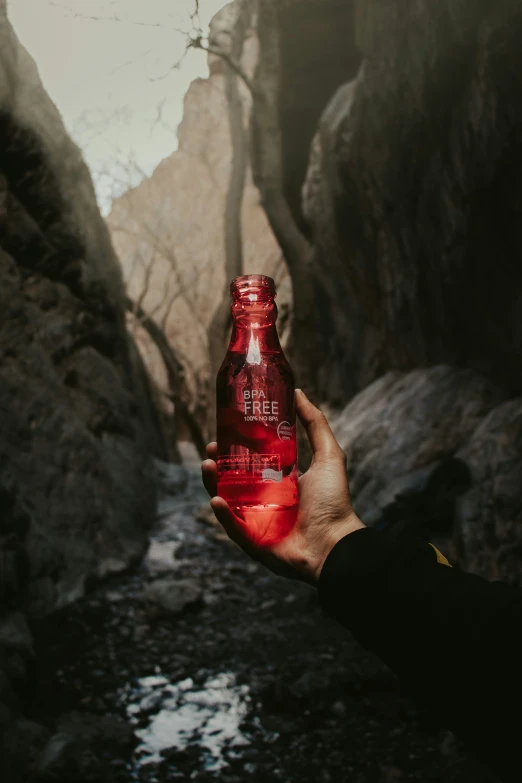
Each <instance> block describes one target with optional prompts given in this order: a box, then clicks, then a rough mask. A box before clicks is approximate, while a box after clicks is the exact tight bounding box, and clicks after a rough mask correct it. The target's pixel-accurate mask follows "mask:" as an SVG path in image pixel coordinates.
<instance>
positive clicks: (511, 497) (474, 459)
mask: <svg viewBox="0 0 522 783" xmlns="http://www.w3.org/2000/svg"><path fill="white" fill-rule="evenodd" d="M457 456H458V458H459V459H460V460H462V461H463V462H465V464H466V465H467V466H468V467H469V470H470V472H471V477H472V486H471V488H470V490H469V492H467V493H466V494H465V495H463V496H462V497H461V498H460V499H459V502H458V505H457V513H456V531H455V533H456V536H457V541H456V544H457V546H458V551H459V552H460V553H461V557H462V559H463V561H464V563H465V565H466V568H468V569H469V570H471V571H474V572H475V573H478V574H480V575H482V576H487V577H489V578H491V579H503V580H508V581H510V582H513V583H516V584H519V585H520V584H522V558H521V554H522V542H521V538H520V530H521V526H522V400H521V399H520V398H519V399H516V400H511V401H509V402H506V403H504V404H503V405H500V406H499V407H498V408H495V410H493V411H492V412H491V413H490V414H489V416H487V417H486V419H485V420H484V421H483V422H482V423H481V424H480V426H479V427H478V428H477V429H476V431H475V432H474V434H473V436H472V437H471V438H470V439H469V441H468V442H467V443H466V444H465V446H464V447H463V448H462V449H461V450H460V451H459V452H458V455H457Z"/></svg>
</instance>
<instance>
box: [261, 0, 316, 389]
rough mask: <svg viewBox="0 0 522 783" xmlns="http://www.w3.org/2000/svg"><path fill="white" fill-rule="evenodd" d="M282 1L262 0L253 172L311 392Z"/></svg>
mask: <svg viewBox="0 0 522 783" xmlns="http://www.w3.org/2000/svg"><path fill="white" fill-rule="evenodd" d="M278 6H279V2H278V0H258V19H257V34H258V39H259V47H260V53H259V61H258V66H257V69H256V74H255V77H254V81H253V84H252V91H253V111H252V172H253V176H254V182H255V184H256V186H257V187H258V189H259V192H260V195H261V203H262V205H263V208H264V210H265V212H266V215H267V218H268V221H269V223H270V226H271V228H272V231H273V232H274V236H275V238H276V239H277V241H278V243H279V245H280V247H281V250H282V252H283V255H284V258H285V261H286V263H287V266H288V271H289V273H290V278H291V280H292V289H293V305H294V312H293V321H292V324H293V326H292V339H291V341H290V346H289V353H290V356H291V359H292V363H293V366H294V370H295V373H296V377H297V381H298V383H299V384H301V385H302V386H304V387H306V389H307V390H308V391H309V392H311V393H312V394H313V393H314V389H315V385H316V377H317V371H318V368H319V366H320V360H321V355H320V353H321V352H320V348H319V339H318V336H319V331H318V324H317V320H316V318H317V316H316V313H317V308H316V281H315V276H314V270H313V248H312V245H311V244H310V243H309V242H308V240H307V239H306V237H305V236H304V234H303V233H302V232H301V230H300V229H299V227H298V225H297V223H296V222H295V220H294V217H293V215H292V212H291V210H290V206H289V204H288V201H287V199H286V197H285V193H284V186H283V160H282V139H281V125H280V114H279V90H280V87H279V79H280V49H279V46H280V42H279V36H278V30H279V20H278V13H279V9H278Z"/></svg>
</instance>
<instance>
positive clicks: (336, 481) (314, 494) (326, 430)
mask: <svg viewBox="0 0 522 783" xmlns="http://www.w3.org/2000/svg"><path fill="white" fill-rule="evenodd" d="M295 401H296V408H297V415H298V416H299V418H300V420H301V422H302V423H303V425H304V427H305V429H306V434H307V436H308V439H309V441H310V445H311V446H312V451H313V459H312V464H311V465H310V468H309V469H308V470H307V472H306V473H304V474H303V475H302V476H301V477H300V478H299V512H298V516H297V523H296V525H295V527H294V528H293V530H292V532H291V533H290V534H289V535H288V536H287V537H286V538H285V539H283V540H282V541H280V542H279V543H277V544H275V545H274V546H272V547H269V548H261V547H256V545H255V544H253V543H252V541H250V539H249V538H248V536H247V534H246V532H245V524H244V522H243V521H242V520H241V519H240V518H239V517H238V516H236V515H235V514H234V513H233V511H232V510H231V509H230V507H229V505H228V503H227V502H226V501H225V500H223V498H220V497H217V496H216V492H217V465H216V462H215V460H216V459H217V443H209V445H208V446H207V454H208V457H209V459H207V460H205V461H204V462H203V463H202V465H201V471H202V474H203V483H204V484H205V487H206V489H207V492H208V493H209V495H210V496H211V498H212V499H211V501H210V505H211V506H212V509H213V510H214V513H215V515H216V517H217V518H218V520H219V522H220V523H221V524H222V525H223V527H224V529H225V531H226V533H227V535H228V536H229V538H231V539H232V540H233V541H235V542H236V543H237V544H239V546H240V547H241V548H242V549H243V550H244V551H245V552H246V553H247V554H249V555H250V556H251V557H253V558H254V559H255V560H259V561H260V562H262V563H264V564H265V565H266V566H267V567H268V568H270V569H271V570H272V571H274V572H275V573H277V574H280V575H282V576H287V577H290V578H293V579H301V580H303V581H306V582H310V583H312V584H316V583H317V581H318V580H319V576H320V573H321V569H322V567H323V564H324V561H325V560H326V558H327V556H328V554H329V553H330V551H331V550H332V549H333V547H334V546H335V544H336V543H337V542H338V541H339V540H340V539H341V538H344V536H346V535H348V534H349V533H352V532H353V531H354V530H358V529H360V528H363V527H364V525H363V523H362V522H361V521H360V519H359V518H358V517H357V515H356V514H355V511H354V510H353V507H352V502H351V498H350V490H349V488H348V479H347V476H346V455H345V454H344V452H343V450H342V449H341V447H340V446H339V444H338V443H337V441H336V440H335V437H334V435H333V433H332V430H331V429H330V426H329V424H328V422H327V420H326V417H325V416H324V414H323V413H322V412H321V411H320V410H318V408H316V407H315V405H312V403H311V402H310V400H309V399H308V398H307V397H306V395H305V394H304V393H303V392H302V391H301V390H300V389H298V390H297V391H296V395H295Z"/></svg>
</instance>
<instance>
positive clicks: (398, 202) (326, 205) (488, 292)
mask: <svg viewBox="0 0 522 783" xmlns="http://www.w3.org/2000/svg"><path fill="white" fill-rule="evenodd" d="M351 28H352V29H355V43H356V45H357V47H358V50H359V51H360V54H361V58H362V64H361V67H360V69H359V71H358V73H357V76H356V78H355V79H354V80H353V81H352V82H351V83H349V84H347V85H345V86H344V87H342V88H341V89H340V90H339V91H338V92H337V93H336V95H335V96H333V97H332V100H331V103H330V105H329V107H328V108H327V110H326V112H325V114H324V115H323V118H322V121H321V123H320V126H319V131H318V133H317V136H316V139H315V142H314V146H313V152H312V159H311V165H310V169H309V173H308V178H307V182H306V186H305V189H304V212H305V215H306V217H307V219H308V221H309V226H310V231H311V233H312V235H313V238H314V244H315V248H316V259H317V266H318V270H319V273H320V277H321V279H323V280H324V281H325V283H326V287H327V291H328V295H329V297H330V298H331V302H332V308H335V310H336V312H338V313H340V319H341V320H339V328H338V329H337V334H336V336H335V339H336V341H337V354H338V355H339V356H342V358H341V362H342V364H343V373H342V376H343V381H344V384H345V385H346V386H348V387H349V388H351V389H352V390H353V391H356V390H357V389H360V388H362V387H363V386H364V385H365V384H366V383H367V382H368V381H369V380H371V379H373V378H375V377H377V376H378V375H379V374H380V373H381V372H383V371H386V370H388V369H393V368H400V369H411V368H413V367H416V366H419V365H428V364H434V363H437V362H446V363H450V364H455V365H458V366H467V367H470V368H473V369H475V370H477V371H478V372H481V373H483V374H485V375H487V376H488V377H489V378H490V379H491V380H492V381H494V382H495V383H498V384H499V385H501V386H502V387H503V388H505V389H506V390H509V391H511V392H512V393H518V392H520V391H521V389H522V374H521V373H520V370H519V367H518V362H517V360H516V358H515V357H516V356H517V354H518V351H519V346H520V344H521V338H522V318H521V315H522V301H521V299H520V296H519V293H518V292H519V290H520V287H521V284H522V271H521V266H520V264H519V262H518V258H519V256H520V253H521V249H522V247H521V243H522V235H521V233H520V230H519V226H520V222H521V211H522V198H521V196H522V190H521V185H520V180H519V178H518V177H517V175H516V172H517V171H518V169H519V168H520V164H521V160H522V108H521V106H522V104H521V101H520V81H519V78H518V74H519V72H520V68H521V65H522V49H521V47H520V45H519V41H520V38H521V35H522V10H521V8H520V4H519V3H518V2H516V0H501V2H498V3H489V2H473V1H472V0H459V2H453V1H451V2H450V0H441V2H436V3H435V2H431V1H430V0H420V2H416V3H400V2H399V3H392V2H385V0H373V1H372V2H358V3H357V5H356V8H355V12H354V15H353V18H352V25H351ZM343 312H344V313H345V316H344V319H343V318H342V313H343ZM343 347H345V348H346V347H347V348H348V350H347V351H346V350H344V351H343Z"/></svg>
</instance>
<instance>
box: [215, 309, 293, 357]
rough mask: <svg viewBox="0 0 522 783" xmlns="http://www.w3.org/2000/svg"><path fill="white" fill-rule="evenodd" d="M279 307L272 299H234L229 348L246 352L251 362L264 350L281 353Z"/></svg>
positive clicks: (265, 351)
mask: <svg viewBox="0 0 522 783" xmlns="http://www.w3.org/2000/svg"><path fill="white" fill-rule="evenodd" d="M276 320H277V307H276V304H275V302H274V300H273V299H270V300H267V301H261V302H256V303H253V302H249V301H246V302H245V301H242V300H235V301H234V302H233V303H232V322H233V326H232V336H231V338H230V345H229V348H228V350H229V351H233V352H234V353H244V354H246V355H247V361H249V362H250V363H251V364H256V363H258V356H259V354H262V353H279V352H280V351H281V344H280V342H279V337H278V334H277V329H276Z"/></svg>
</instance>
